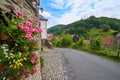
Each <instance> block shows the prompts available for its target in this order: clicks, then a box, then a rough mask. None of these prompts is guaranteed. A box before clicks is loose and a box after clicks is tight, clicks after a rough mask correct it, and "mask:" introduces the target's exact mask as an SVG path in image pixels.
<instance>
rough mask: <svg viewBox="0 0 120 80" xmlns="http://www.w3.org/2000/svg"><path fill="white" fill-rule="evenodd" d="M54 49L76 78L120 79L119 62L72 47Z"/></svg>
mask: <svg viewBox="0 0 120 80" xmlns="http://www.w3.org/2000/svg"><path fill="white" fill-rule="evenodd" d="M55 50H56V51H57V52H58V53H61V54H62V55H63V58H64V59H66V60H67V62H68V64H69V65H70V66H71V69H72V71H73V74H74V76H75V78H76V80H120V63H115V62H112V61H109V60H106V59H104V58H101V57H99V56H96V55H92V54H88V53H86V52H82V51H78V50H74V49H66V48H55Z"/></svg>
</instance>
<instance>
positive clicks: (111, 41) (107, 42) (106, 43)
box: [101, 38, 114, 48]
mask: <svg viewBox="0 0 120 80" xmlns="http://www.w3.org/2000/svg"><path fill="white" fill-rule="evenodd" d="M101 41H102V44H103V45H104V46H105V47H106V48H110V47H112V45H113V44H114V39H113V38H102V39H101Z"/></svg>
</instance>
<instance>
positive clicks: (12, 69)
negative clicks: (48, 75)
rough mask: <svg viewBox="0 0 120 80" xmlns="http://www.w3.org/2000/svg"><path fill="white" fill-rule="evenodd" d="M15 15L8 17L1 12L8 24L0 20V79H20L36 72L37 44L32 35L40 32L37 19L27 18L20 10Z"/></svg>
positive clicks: (37, 60)
mask: <svg viewBox="0 0 120 80" xmlns="http://www.w3.org/2000/svg"><path fill="white" fill-rule="evenodd" d="M16 15H17V17H15V18H12V19H9V17H6V15H5V14H4V13H2V17H4V19H5V20H6V21H7V24H8V26H6V23H2V21H1V20H0V79H4V78H6V79H9V80H13V79H15V80H20V79H21V78H27V77H29V76H32V75H34V74H36V72H37V67H36V65H37V64H38V63H39V56H38V55H37V54H36V53H35V52H36V51H37V50H38V49H39V45H38V44H37V43H38V42H37V41H36V40H34V38H33V37H34V36H36V35H38V33H41V32H42V30H41V29H40V27H39V26H37V22H38V19H34V20H29V19H28V17H26V15H24V14H23V13H22V12H20V11H17V12H16Z"/></svg>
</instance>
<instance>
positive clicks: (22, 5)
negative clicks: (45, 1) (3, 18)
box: [0, 0, 40, 18]
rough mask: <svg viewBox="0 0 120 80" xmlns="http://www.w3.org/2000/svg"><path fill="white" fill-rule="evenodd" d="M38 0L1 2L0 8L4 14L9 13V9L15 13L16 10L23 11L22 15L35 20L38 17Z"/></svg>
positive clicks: (3, 0)
mask: <svg viewBox="0 0 120 80" xmlns="http://www.w3.org/2000/svg"><path fill="white" fill-rule="evenodd" d="M39 4H40V2H39V0H1V1H0V8H1V9H2V11H4V12H10V11H11V9H12V10H13V11H14V12H16V11H17V10H21V11H23V13H24V14H26V15H29V16H30V17H31V18H35V17H37V15H38V10H37V9H38V6H39Z"/></svg>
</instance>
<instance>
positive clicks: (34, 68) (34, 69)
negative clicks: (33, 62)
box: [32, 66, 37, 74]
mask: <svg viewBox="0 0 120 80" xmlns="http://www.w3.org/2000/svg"><path fill="white" fill-rule="evenodd" d="M32 69H33V74H35V73H36V72H37V67H35V66H34V67H33V68H32Z"/></svg>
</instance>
